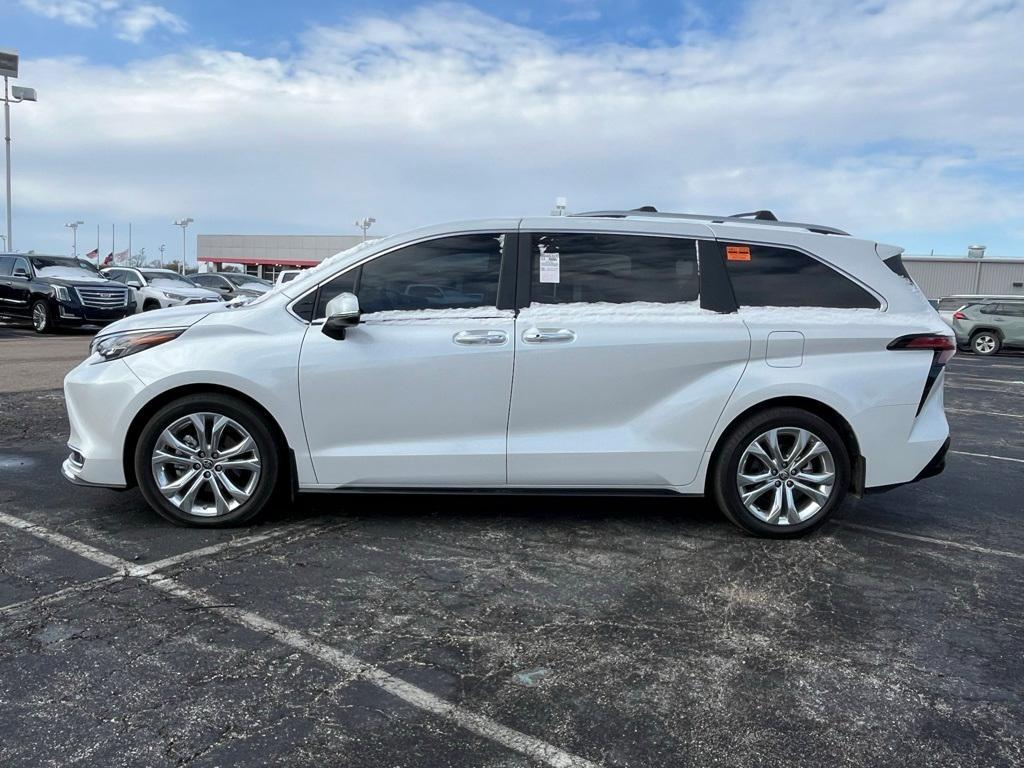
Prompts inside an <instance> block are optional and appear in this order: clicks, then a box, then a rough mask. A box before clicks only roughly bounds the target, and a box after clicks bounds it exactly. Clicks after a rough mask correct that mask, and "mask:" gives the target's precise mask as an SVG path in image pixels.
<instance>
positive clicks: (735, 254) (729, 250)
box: [725, 245, 750, 261]
mask: <svg viewBox="0 0 1024 768" xmlns="http://www.w3.org/2000/svg"><path fill="white" fill-rule="evenodd" d="M725 258H726V261H750V246H749V245H727V246H725Z"/></svg>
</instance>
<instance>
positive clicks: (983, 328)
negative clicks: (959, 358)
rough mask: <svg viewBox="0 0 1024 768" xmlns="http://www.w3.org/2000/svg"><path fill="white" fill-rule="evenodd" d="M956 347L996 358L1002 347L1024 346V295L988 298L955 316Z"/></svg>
mask: <svg viewBox="0 0 1024 768" xmlns="http://www.w3.org/2000/svg"><path fill="white" fill-rule="evenodd" d="M952 325H953V331H954V332H955V333H956V340H957V344H959V345H960V346H962V347H968V348H969V349H970V350H971V351H972V352H973V353H974V354H976V355H994V354H996V353H997V352H998V351H999V350H1000V349H1002V348H1003V347H1024V296H1022V297H1021V298H1020V299H1019V300H1016V299H987V300H985V301H981V302H978V303H976V304H968V305H967V306H965V307H961V308H960V309H959V310H957V311H956V312H954V313H953V324H952Z"/></svg>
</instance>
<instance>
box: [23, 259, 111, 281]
mask: <svg viewBox="0 0 1024 768" xmlns="http://www.w3.org/2000/svg"><path fill="white" fill-rule="evenodd" d="M28 259H29V261H31V262H32V268H33V269H35V271H36V274H37V275H39V276H40V277H65V278H76V277H91V278H97V277H100V274H99V272H98V271H97V270H96V267H94V266H93V265H92V264H90V263H89V262H87V261H83V260H81V259H72V258H67V257H64V256H29V257H28Z"/></svg>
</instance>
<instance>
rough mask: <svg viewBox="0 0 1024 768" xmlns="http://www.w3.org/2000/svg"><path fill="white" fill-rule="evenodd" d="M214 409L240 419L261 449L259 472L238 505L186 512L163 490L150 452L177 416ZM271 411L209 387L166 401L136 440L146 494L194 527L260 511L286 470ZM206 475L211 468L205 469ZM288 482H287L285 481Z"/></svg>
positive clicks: (237, 520) (229, 522) (224, 523)
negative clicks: (213, 512) (209, 513)
mask: <svg viewBox="0 0 1024 768" xmlns="http://www.w3.org/2000/svg"><path fill="white" fill-rule="evenodd" d="M202 412H208V413H214V414H219V415H223V416H227V417H228V418H229V419H233V420H234V421H236V422H237V423H238V424H239V425H241V426H242V427H243V428H244V429H245V430H246V431H247V432H248V433H249V435H250V436H251V437H252V439H253V441H254V442H255V444H256V448H257V450H258V456H259V461H260V467H261V468H260V474H259V478H258V480H257V482H256V485H255V487H254V488H253V490H252V493H251V495H250V496H249V498H248V500H246V501H244V502H242V503H241V504H239V505H238V507H237V508H236V509H234V510H231V511H229V512H227V513H225V514H223V515H218V516H216V517H200V516H198V515H194V514H186V513H185V512H183V511H182V510H181V509H179V508H178V507H177V506H175V505H174V504H173V503H171V501H169V500H168V499H167V498H165V497H164V495H163V494H162V493H161V492H160V488H159V486H158V484H157V479H156V477H155V476H154V471H153V469H152V466H151V457H152V455H153V450H154V448H155V447H156V443H157V440H158V438H159V437H160V434H161V433H162V432H163V431H164V429H166V428H167V427H168V426H169V425H171V424H173V423H174V422H175V421H176V420H178V419H180V418H181V417H183V416H187V415H189V414H191V413H202ZM266 419H267V417H266V416H265V415H263V414H261V413H259V412H258V411H256V410H255V409H254V408H253V407H252V406H250V405H248V404H247V403H245V402H243V401H241V400H239V399H237V398H234V397H230V396H227V395H222V394H216V393H210V394H197V395H188V396H186V397H183V398H181V399H180V400H175V401H174V402H172V403H169V404H168V405H165V406H164V407H163V408H161V409H160V410H159V411H157V412H156V413H155V414H154V415H153V417H152V418H151V419H150V420H149V421H148V422H147V424H146V426H145V427H143V429H142V433H141V434H140V435H139V440H138V442H137V443H136V446H135V456H134V465H135V478H136V480H137V482H138V484H139V490H140V491H142V496H143V498H145V499H146V501H147V502H148V503H149V505H150V506H151V507H152V508H153V509H154V510H156V512H158V513H159V514H160V515H161V516H163V517H165V518H166V519H168V520H170V521H171V522H172V523H175V524H177V525H185V526H190V527H196V528H223V527H228V526H234V525H240V524H242V523H246V522H248V521H250V520H252V519H253V518H254V517H256V516H257V515H258V514H260V513H261V512H262V511H263V510H264V509H265V508H266V507H267V505H268V503H270V502H271V501H272V500H273V499H274V498H275V495H276V493H275V491H276V489H277V486H278V480H279V479H281V476H282V475H283V474H284V472H283V471H282V470H281V467H282V466H286V465H285V464H283V459H284V457H283V455H282V453H283V450H284V448H283V446H280V445H279V444H278V442H277V440H275V439H274V435H273V433H272V431H271V426H270V425H269V424H267V423H266ZM206 475H207V477H209V476H210V473H209V472H207V473H206ZM282 485H285V484H282Z"/></svg>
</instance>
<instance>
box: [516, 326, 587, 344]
mask: <svg viewBox="0 0 1024 768" xmlns="http://www.w3.org/2000/svg"><path fill="white" fill-rule="evenodd" d="M575 340H576V332H575V331H570V330H569V329H568V328H527V329H526V330H525V331H523V341H526V342H529V343H531V344H546V343H548V342H567V341H575Z"/></svg>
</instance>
